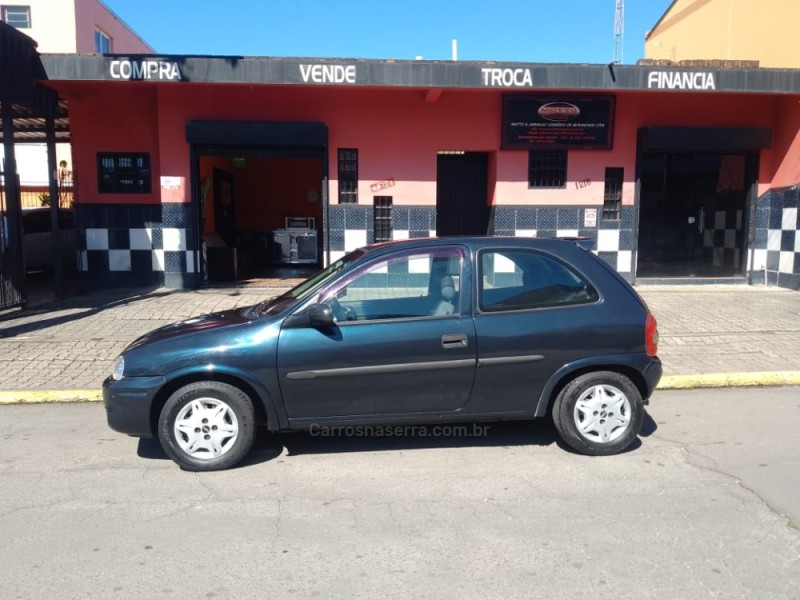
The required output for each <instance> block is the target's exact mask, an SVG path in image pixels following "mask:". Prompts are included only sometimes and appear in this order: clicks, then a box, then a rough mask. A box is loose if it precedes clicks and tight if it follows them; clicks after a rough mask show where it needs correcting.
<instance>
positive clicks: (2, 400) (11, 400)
mask: <svg viewBox="0 0 800 600" xmlns="http://www.w3.org/2000/svg"><path fill="white" fill-rule="evenodd" d="M102 400H103V392H102V391H101V390H99V389H96V390H31V391H0V405H2V404H45V403H56V402H57V403H66V402H102Z"/></svg>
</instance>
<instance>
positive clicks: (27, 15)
mask: <svg viewBox="0 0 800 600" xmlns="http://www.w3.org/2000/svg"><path fill="white" fill-rule="evenodd" d="M3 21H5V22H6V23H8V24H9V25H11V26H12V27H16V28H17V29H30V28H31V7H30V6H4V7H3Z"/></svg>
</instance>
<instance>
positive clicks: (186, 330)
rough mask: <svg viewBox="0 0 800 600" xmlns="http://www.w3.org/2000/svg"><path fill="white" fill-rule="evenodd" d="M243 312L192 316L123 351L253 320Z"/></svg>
mask: <svg viewBox="0 0 800 600" xmlns="http://www.w3.org/2000/svg"><path fill="white" fill-rule="evenodd" d="M243 312H244V311H242V310H226V311H223V312H218V313H211V314H208V315H201V316H199V317H192V318H191V319H186V320H185V321H179V322H178V323H173V324H171V325H165V326H164V327H159V328H158V329H155V330H153V331H151V332H150V333H146V334H145V335H143V336H142V337H140V338H138V339H136V340H135V341H133V342H132V343H131V344H130V345H129V346H128V347H127V348H125V352H128V351H130V350H134V349H136V348H139V347H140V346H144V345H145V344H149V343H152V342H159V341H162V340H166V339H168V338H172V337H176V336H179V335H186V334H191V333H198V332H200V331H208V330H212V329H219V328H221V327H230V326H231V325H241V324H242V323H248V322H250V321H252V320H253V319H249V318H247V317H245V316H244V314H243Z"/></svg>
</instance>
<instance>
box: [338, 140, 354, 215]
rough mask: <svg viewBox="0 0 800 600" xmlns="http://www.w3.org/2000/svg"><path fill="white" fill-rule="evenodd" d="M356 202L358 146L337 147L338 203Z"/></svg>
mask: <svg viewBox="0 0 800 600" xmlns="http://www.w3.org/2000/svg"><path fill="white" fill-rule="evenodd" d="M357 203H358V148H339V204H357Z"/></svg>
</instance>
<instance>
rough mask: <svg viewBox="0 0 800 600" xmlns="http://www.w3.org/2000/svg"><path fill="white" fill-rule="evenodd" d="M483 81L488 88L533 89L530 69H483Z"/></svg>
mask: <svg viewBox="0 0 800 600" xmlns="http://www.w3.org/2000/svg"><path fill="white" fill-rule="evenodd" d="M481 81H482V82H483V85H485V86H486V87H533V75H531V70H530V69H498V68H484V69H481Z"/></svg>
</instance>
